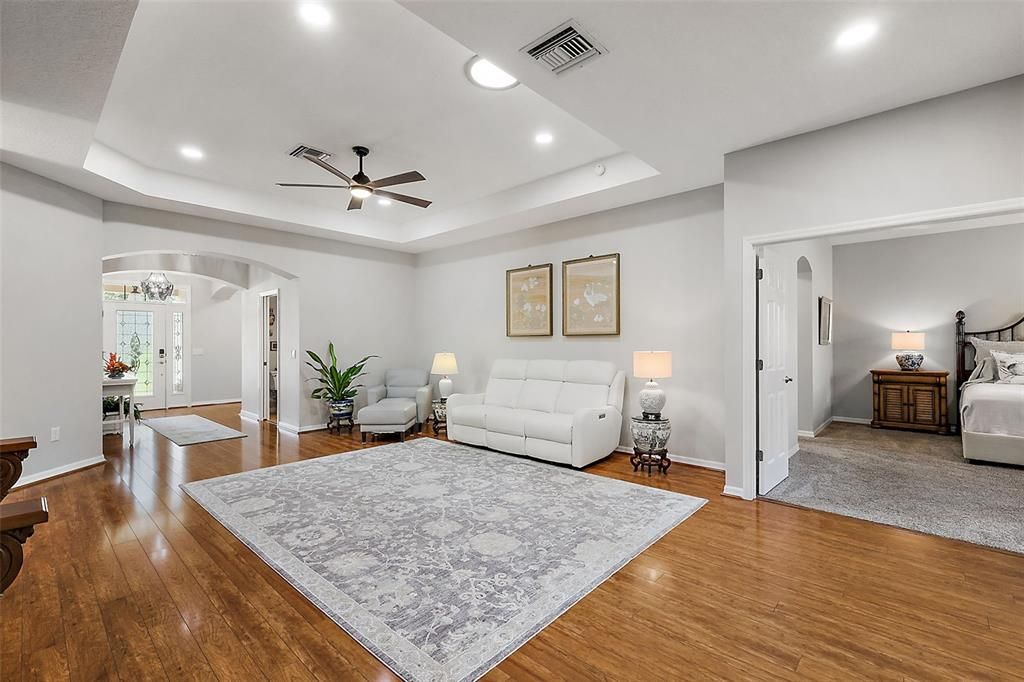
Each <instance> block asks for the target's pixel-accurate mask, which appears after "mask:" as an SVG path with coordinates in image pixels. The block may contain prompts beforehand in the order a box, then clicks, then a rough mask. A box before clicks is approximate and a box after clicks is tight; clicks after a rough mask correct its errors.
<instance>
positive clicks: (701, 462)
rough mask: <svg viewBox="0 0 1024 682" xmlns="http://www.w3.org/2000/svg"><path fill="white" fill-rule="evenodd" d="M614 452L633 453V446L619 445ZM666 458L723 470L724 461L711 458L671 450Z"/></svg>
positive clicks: (681, 462)
mask: <svg viewBox="0 0 1024 682" xmlns="http://www.w3.org/2000/svg"><path fill="white" fill-rule="evenodd" d="M615 451H616V452H625V453H628V454H633V448H630V447H626V446H625V445H620V446H618V447H617V448H615ZM668 458H669V459H670V460H672V461H673V462H679V463H680V464H690V465H692V466H695V467H703V468H705V469H714V470H715V471H725V462H716V461H715V460H713V459H698V458H697V457H686V456H685V455H673V454H672V453H671V452H670V453H669V455H668Z"/></svg>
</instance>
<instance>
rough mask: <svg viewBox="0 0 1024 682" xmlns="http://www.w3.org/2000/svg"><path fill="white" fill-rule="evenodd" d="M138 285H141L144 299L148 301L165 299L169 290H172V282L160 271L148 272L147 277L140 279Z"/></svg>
mask: <svg viewBox="0 0 1024 682" xmlns="http://www.w3.org/2000/svg"><path fill="white" fill-rule="evenodd" d="M139 286H141V287H142V293H143V295H144V296H145V297H146V300H150V301H152V300H157V301H166V300H167V298H168V297H169V296H170V295H171V292H173V291H174V284H172V283H171V281H170V280H169V279H167V275H165V274H164V273H162V272H159V273H158V272H151V273H149V277H147V278H146V279H144V280H142V281H141V282H140V283H139Z"/></svg>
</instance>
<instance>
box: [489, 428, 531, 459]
mask: <svg viewBox="0 0 1024 682" xmlns="http://www.w3.org/2000/svg"><path fill="white" fill-rule="evenodd" d="M487 447H489V448H491V449H492V450H501V451H502V452H511V453H512V454H514V455H525V454H526V439H525V438H523V437H522V436H511V435H509V434H507V433H498V432H497V431H491V430H490V429H488V430H487Z"/></svg>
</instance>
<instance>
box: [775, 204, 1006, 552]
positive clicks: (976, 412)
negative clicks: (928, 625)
mask: <svg viewBox="0 0 1024 682" xmlns="http://www.w3.org/2000/svg"><path fill="white" fill-rule="evenodd" d="M1016 220H1018V221H1019V216H1017V217H1016ZM976 222H977V221H976ZM957 228H960V229H957ZM1022 255H1024V223H1022V222H1015V221H1014V219H1013V218H1009V217H1007V218H1004V219H1001V220H995V219H988V220H987V222H986V223H985V224H970V225H953V224H949V223H945V224H934V225H920V226H915V228H914V229H913V230H911V231H908V230H907V229H906V228H903V229H901V230H895V229H893V230H888V231H878V232H872V233H868V234H860V235H854V236H846V237H840V238H820V239H812V240H803V241H794V242H787V243H779V244H774V245H770V246H766V247H764V248H762V249H761V251H760V253H759V260H758V267H759V269H760V279H759V280H758V284H757V286H758V299H757V303H758V356H757V357H758V359H759V361H760V365H761V369H760V370H759V371H758V442H759V447H758V449H759V453H758V455H759V457H758V459H759V462H758V494H759V495H760V496H761V497H762V498H763V499H765V500H770V501H777V502H783V503H787V504H792V505H797V506H803V507H809V508H814V509H819V510H823V511H829V512H834V513H837V514H843V515H846V516H852V517H856V518H861V519H865V520H868V521H874V522H878V523H884V524H888V525H895V526H900V527H903V528H909V529H913V530H918V531H922V532H926V533H931V534H936V535H942V536H946V537H953V538H959V539H963V540H966V541H969V542H975V543H978V544H983V545H989V546H993V547H999V548H1002V549H1008V550H1011V551H1016V552H1021V553H1024V527H1022V526H1021V524H1020V521H1019V520H1020V518H1021V517H1022V516H1024V498H1021V496H1020V494H1019V491H1020V490H1024V379H1022V380H1020V381H1021V383H1020V384H1017V383H1015V382H1016V381H1017V379H1014V378H1012V376H1010V375H1012V374H1013V373H1014V372H1016V371H1019V370H1017V369H1016V368H1015V364H1014V360H1013V358H1012V356H1013V355H1014V354H1016V353H1024V269H1022V268H1021V267H1020V259H1021V257H1022ZM960 310H962V311H964V319H965V324H964V325H963V326H962V327H958V324H957V323H958V319H957V311H960ZM972 332H973V333H974V334H972ZM972 335H974V336H980V337H983V338H987V339H988V340H989V341H991V342H992V343H995V344H998V345H996V346H992V347H991V348H982V349H979V350H978V351H977V352H976V351H975V346H974V344H972V343H971V342H970V337H971V336H972ZM961 341H962V343H960V342H961ZM979 344H980V342H979ZM993 352H994V353H995V354H996V356H995V357H996V358H998V357H1000V356H999V354H1000V353H1005V354H1008V355H1009V356H1011V357H1010V359H1009V360H1008V366H1007V367H1006V368H1005V369H1004V374H1003V378H1002V379H1000V378H999V377H1000V375H999V374H998V367H996V366H995V365H994V364H992V358H991V355H992V353H993ZM976 355H977V356H978V357H979V358H980V359H981V360H985V361H986V363H987V364H986V367H988V369H987V370H984V371H983V370H982V368H981V367H980V365H979V367H978V372H979V373H981V374H979V375H976V376H973V378H972V372H974V370H975V367H976V363H975V356H976ZM986 358H987V360H986ZM979 362H980V361H979ZM1021 362H1022V363H1024V357H1022V358H1021ZM982 364H985V363H982ZM901 365H903V367H905V368H901ZM1021 368H1022V369H1024V364H1022V365H1021ZM1007 372H1008V373H1009V374H1007ZM1021 373H1022V374H1024V372H1021ZM964 384H967V389H966V390H965V391H964V400H965V401H966V402H965V404H964V405H962V404H961V402H960V397H961V391H960V388H961V386H963V385H964ZM961 408H964V409H963V410H962V409H961ZM962 413H963V414H962ZM961 420H963V421H964V424H963V427H964V428H963V432H962V433H961V423H960V422H961Z"/></svg>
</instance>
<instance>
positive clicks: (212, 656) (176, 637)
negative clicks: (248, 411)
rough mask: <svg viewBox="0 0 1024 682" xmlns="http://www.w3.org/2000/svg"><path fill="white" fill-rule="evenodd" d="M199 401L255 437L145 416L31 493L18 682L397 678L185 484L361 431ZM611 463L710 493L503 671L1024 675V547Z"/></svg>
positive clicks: (6, 671) (1, 668) (289, 457)
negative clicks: (183, 432)
mask: <svg viewBox="0 0 1024 682" xmlns="http://www.w3.org/2000/svg"><path fill="white" fill-rule="evenodd" d="M192 412H194V413H196V414H201V415H203V416H205V417H207V418H209V419H213V420H215V421H218V422H220V423H222V424H225V425H227V426H230V427H233V428H239V429H241V430H242V431H244V432H245V433H247V434H248V436H249V437H248V438H244V439H240V440H231V441H220V442H214V443H206V444H202V445H194V446H190V447H188V448H181V447H178V446H176V445H174V444H173V443H171V442H170V441H168V440H167V439H165V438H163V437H162V436H159V435H157V434H155V433H153V432H152V431H150V430H149V429H147V428H140V429H138V432H137V442H136V446H135V448H134V450H129V449H128V448H127V446H126V441H125V442H124V443H123V442H122V440H121V439H120V438H118V437H116V436H108V437H106V438H105V440H104V450H105V454H106V455H107V464H106V465H104V466H97V467H94V468H91V469H88V470H85V471H81V472H78V473H74V474H71V475H68V476H64V477H61V478H56V479H52V480H50V481H47V482H43V483H40V484H38V485H34V486H29V487H27V488H23V489H20V490H17V491H15V492H13V493H12V494H11V495H10V497H9V499H10V500H12V501H14V500H19V499H25V498H28V497H31V496H37V495H40V494H45V495H46V496H47V497H48V498H49V502H50V522H49V523H47V524H45V525H44V526H42V527H40V528H39V529H38V531H37V533H36V535H35V537H33V538H32V539H31V540H30V541H29V542H28V544H27V546H26V549H27V551H26V560H25V569H24V570H23V571H22V574H21V576H20V577H19V578H18V581H17V582H16V583H15V584H14V586H12V587H11V588H10V589H9V590H8V592H7V594H6V595H5V597H4V598H3V599H2V600H0V679H3V680H4V681H5V682H13V681H15V680H36V679H40V680H65V679H67V680H101V679H111V680H114V679H120V680H132V681H133V682H134V681H137V680H150V679H153V680H193V679H194V680H212V679H220V680H234V679H237V680H258V679H269V680H286V679H287V680H307V679H320V680H390V679H394V676H393V675H392V674H391V672H390V671H388V669H387V668H386V667H385V666H384V665H383V664H381V663H380V662H379V661H377V659H375V658H374V657H373V656H372V655H371V654H370V653H369V652H367V651H366V650H365V649H363V648H362V647H361V646H359V645H358V644H357V643H356V642H355V641H354V640H352V639H351V638H350V637H349V636H348V635H347V634H345V632H344V631H343V630H342V629H341V628H339V627H338V626H337V625H335V624H334V623H333V622H332V621H330V620H329V619H328V618H327V617H326V616H324V615H323V614H322V613H321V612H320V611H319V610H317V609H316V608H315V607H314V606H312V605H311V604H310V603H309V602H308V601H306V599H305V598H303V597H302V596H301V595H299V593H298V592H296V591H295V590H294V589H292V588H291V587H290V586H289V585H288V584H287V583H286V582H285V581H284V580H283V579H282V578H280V577H279V576H278V575H277V574H276V573H275V572H274V571H273V570H272V569H271V568H270V567H268V566H267V565H266V564H264V563H263V562H262V561H261V560H260V559H259V558H257V557H256V555H254V554H253V553H252V552H250V551H249V550H248V549H247V548H246V547H245V546H244V545H242V543H240V542H239V541H238V540H236V539H235V537H234V536H233V535H231V533H229V532H228V531H227V530H225V529H224V528H223V527H222V526H221V525H220V524H218V523H217V522H216V521H214V520H213V519H212V518H211V517H210V516H209V515H208V514H207V513H206V512H205V511H203V510H202V509H201V508H200V507H199V506H198V505H196V504H195V503H194V502H192V501H191V500H190V499H189V498H188V497H187V496H185V495H183V494H182V493H181V491H180V490H179V489H178V484H179V483H182V482H186V481H194V480H199V479H204V478H210V477H213V476H219V475H223V474H227V473H233V472H237V471H243V470H248V469H254V468H258V467H267V466H273V465H276V464H281V463H285V462H293V461H296V460H301V459H307V458H311V457H318V456H321V455H326V454H331V453H335V452H341V451H348V450H355V449H359V448H360V447H362V446H361V445H360V443H359V439H358V435H356V437H354V438H353V437H348V436H334V435H329V434H327V433H325V432H315V433H310V434H304V435H301V436H291V435H286V434H278V433H277V432H276V431H275V430H273V429H272V428H271V427H269V426H266V425H264V426H260V425H256V424H253V423H249V422H242V421H240V420H239V417H238V414H237V413H238V405H220V406H212V407H203V408H196V409H195V410H192ZM180 413H183V411H168V412H167V414H180ZM150 416H155V415H150ZM694 455H695V456H699V453H694ZM589 471H592V472H594V473H598V474H601V475H606V476H611V477H614V478H620V479H624V480H633V481H638V482H641V483H645V484H650V485H655V486H658V487H661V488H667V489H671V490H676V491H679V492H683V493H688V494H691V495H698V496H701V497H705V498H708V499H709V500H710V502H709V504H707V505H706V506H705V507H704V508H703V509H702V510H701V511H699V512H698V513H697V514H695V515H694V516H693V517H691V518H690V519H689V520H687V521H685V522H684V523H683V524H682V525H680V526H679V527H677V528H676V529H675V530H673V531H672V532H671V533H669V534H668V535H667V536H666V537H665V538H663V539H662V540H660V541H659V542H658V543H656V544H655V545H654V546H652V547H651V548H650V549H648V550H647V551H646V552H644V553H643V554H642V555H641V556H639V557H638V558H636V559H635V560H634V561H633V562H631V563H630V564H629V565H627V566H626V567H625V568H623V569H622V570H621V571H619V572H618V573H617V574H615V575H614V576H613V577H612V578H610V579H609V580H608V581H606V582H605V583H604V584H602V585H601V586H600V587H598V588H597V589H596V590H595V591H594V592H592V593H591V594H590V595H588V596H587V597H585V598H584V599H583V600H582V601H581V602H579V603H578V604H577V605H576V606H574V607H573V608H572V609H570V610H569V611H568V612H567V613H566V614H565V615H563V616H562V617H560V618H559V619H558V620H556V621H555V622H554V623H552V624H551V625H550V626H548V627H547V628H546V629H544V630H543V631H542V632H541V633H540V634H538V635H537V636H536V637H534V638H533V639H532V640H530V641H529V642H528V643H527V644H526V645H524V646H523V647H522V648H521V649H519V650H518V651H517V652H515V653H514V654H513V655H512V656H510V657H509V658H507V659H505V661H503V662H502V663H501V664H500V665H499V666H498V667H497V668H495V669H494V670H492V671H491V672H490V673H489V674H488V675H487V676H486V677H485V679H488V680H498V681H500V680H669V679H728V680H738V679H743V680H768V679H784V680H791V679H818V680H820V679H882V680H890V679H892V680H896V679H901V680H902V679H928V680H1007V679H1024V557H1022V556H1019V555H1013V554H1009V553H1004V552H999V551H995V550H990V549H985V548H982V547H977V546H973V545H968V544H965V543H961V542H957V541H953V540H946V539H942V538H935V537H930V536H926V535H920V534H917V533H913V532H910V531H905V530H900V529H896V528H890V527H886V526H880V525H875V524H872V523H868V522H864V521H858V520H855V519H849V518H845V517H841V516H835V515H831V514H826V513H822V512H816V511H809V510H803V509H796V508H792V507H787V506H784V505H779V504H772V503H767V502H754V503H751V502H743V501H739V500H734V499H730V498H727V497H722V496H721V495H720V493H721V490H722V484H723V481H722V475H721V474H719V473H717V472H714V471H709V470H707V469H699V468H695V467H687V466H684V465H680V464H674V465H673V466H672V469H671V473H670V474H669V475H668V476H667V477H658V476H657V475H655V476H651V477H648V476H647V475H646V474H634V473H633V472H632V467H630V466H629V463H628V460H627V457H626V456H625V455H614V456H613V457H611V458H609V459H607V460H604V461H602V462H600V463H598V464H597V465H595V466H593V467H591V468H590V469H589Z"/></svg>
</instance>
